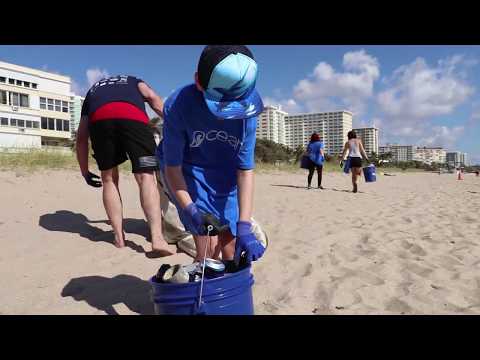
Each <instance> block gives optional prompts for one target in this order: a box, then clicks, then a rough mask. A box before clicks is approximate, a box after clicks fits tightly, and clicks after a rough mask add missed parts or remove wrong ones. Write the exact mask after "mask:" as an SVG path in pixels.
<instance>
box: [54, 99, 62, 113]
mask: <svg viewBox="0 0 480 360" xmlns="http://www.w3.org/2000/svg"><path fill="white" fill-rule="evenodd" d="M55 111H58V112H60V111H62V102H61V101H60V100H55Z"/></svg>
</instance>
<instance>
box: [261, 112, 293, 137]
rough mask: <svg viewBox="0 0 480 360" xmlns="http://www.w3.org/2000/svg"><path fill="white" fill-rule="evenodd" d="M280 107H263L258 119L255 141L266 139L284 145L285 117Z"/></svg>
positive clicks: (285, 114)
mask: <svg viewBox="0 0 480 360" xmlns="http://www.w3.org/2000/svg"><path fill="white" fill-rule="evenodd" d="M287 115H288V114H287V113H286V112H285V111H282V108H281V106H278V107H275V106H265V109H264V111H263V112H262V113H261V114H260V116H259V117H258V125H257V139H267V140H271V141H274V142H276V143H278V144H283V145H286V141H285V116H287Z"/></svg>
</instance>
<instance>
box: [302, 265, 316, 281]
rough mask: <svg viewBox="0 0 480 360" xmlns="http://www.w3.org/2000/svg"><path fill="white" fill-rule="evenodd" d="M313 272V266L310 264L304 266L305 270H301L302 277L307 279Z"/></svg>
mask: <svg viewBox="0 0 480 360" xmlns="http://www.w3.org/2000/svg"><path fill="white" fill-rule="evenodd" d="M312 272H313V265H312V264H311V263H308V264H307V266H305V269H304V270H303V274H302V277H304V278H305V277H308V276H310V275H311V274H312Z"/></svg>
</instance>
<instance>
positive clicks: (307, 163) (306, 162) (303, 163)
mask: <svg viewBox="0 0 480 360" xmlns="http://www.w3.org/2000/svg"><path fill="white" fill-rule="evenodd" d="M311 167H312V160H310V158H309V157H308V155H303V156H302V158H301V159H300V168H301V169H310V168H311Z"/></svg>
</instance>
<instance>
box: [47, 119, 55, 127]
mask: <svg viewBox="0 0 480 360" xmlns="http://www.w3.org/2000/svg"><path fill="white" fill-rule="evenodd" d="M48 130H55V119H52V118H48Z"/></svg>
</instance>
